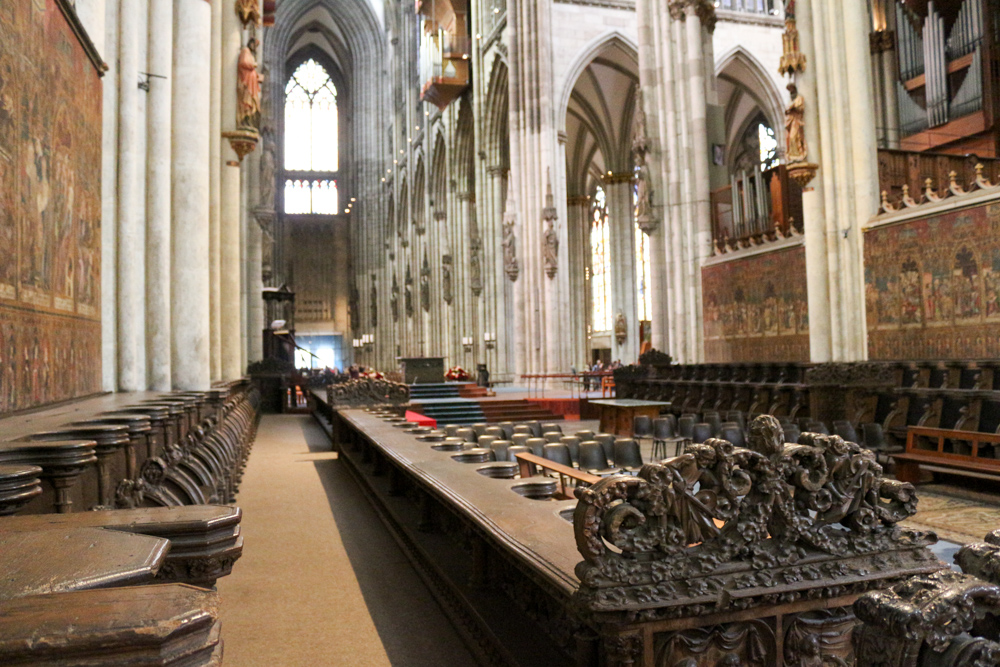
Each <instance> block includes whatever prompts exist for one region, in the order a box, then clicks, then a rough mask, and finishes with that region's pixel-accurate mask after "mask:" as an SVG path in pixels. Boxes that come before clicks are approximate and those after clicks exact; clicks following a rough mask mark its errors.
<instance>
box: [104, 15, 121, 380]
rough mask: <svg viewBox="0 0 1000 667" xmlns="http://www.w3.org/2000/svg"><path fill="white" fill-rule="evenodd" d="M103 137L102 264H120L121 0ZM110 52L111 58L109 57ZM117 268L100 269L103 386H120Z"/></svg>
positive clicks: (109, 28) (111, 24)
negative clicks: (119, 102)
mask: <svg viewBox="0 0 1000 667" xmlns="http://www.w3.org/2000/svg"><path fill="white" fill-rule="evenodd" d="M104 27H105V31H104V47H105V50H104V51H103V54H104V55H105V61H106V62H107V65H108V71H107V73H106V74H105V75H104V79H103V84H104V85H103V99H102V110H103V113H102V117H101V122H102V126H101V129H102V136H101V266H105V267H114V266H116V265H117V264H118V259H117V256H118V252H117V250H118V242H117V238H118V58H117V57H115V55H116V54H117V53H118V2H117V0H110V1H109V2H107V3H106V4H105V20H104ZM108 54H111V57H108ZM117 287H118V285H117V281H116V278H115V272H114V271H101V322H102V326H101V369H102V372H101V375H102V377H101V386H102V387H103V389H104V391H115V390H117V389H118V289H117Z"/></svg>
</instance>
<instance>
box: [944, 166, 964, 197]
mask: <svg viewBox="0 0 1000 667" xmlns="http://www.w3.org/2000/svg"><path fill="white" fill-rule="evenodd" d="M948 192H950V193H951V194H953V195H955V196H956V197H957V196H958V195H964V194H966V192H965V189H964V188H962V186H961V185H959V184H958V172H957V171H955V170H954V169H952V170H951V171H949V172H948Z"/></svg>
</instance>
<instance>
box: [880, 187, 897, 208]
mask: <svg viewBox="0 0 1000 667" xmlns="http://www.w3.org/2000/svg"><path fill="white" fill-rule="evenodd" d="M895 210H896V207H895V206H893V205H892V204H890V203H889V193H888V192H886V191H885V190H883V191H882V212H883V213H892V212H893V211H895Z"/></svg>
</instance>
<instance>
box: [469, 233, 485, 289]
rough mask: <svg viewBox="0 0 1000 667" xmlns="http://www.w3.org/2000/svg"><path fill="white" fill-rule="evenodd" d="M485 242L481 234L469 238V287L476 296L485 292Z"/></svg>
mask: <svg viewBox="0 0 1000 667" xmlns="http://www.w3.org/2000/svg"><path fill="white" fill-rule="evenodd" d="M482 252H483V242H482V240H481V239H480V238H479V235H478V234H477V235H475V236H473V237H472V238H471V239H469V287H470V288H471V289H472V293H473V294H474V295H475V296H479V295H480V294H482V292H483V260H482V259H481V257H480V256H481V255H482Z"/></svg>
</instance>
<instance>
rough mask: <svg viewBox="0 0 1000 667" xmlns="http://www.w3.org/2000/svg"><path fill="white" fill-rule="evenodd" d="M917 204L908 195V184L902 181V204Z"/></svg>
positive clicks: (912, 205) (907, 205)
mask: <svg viewBox="0 0 1000 667" xmlns="http://www.w3.org/2000/svg"><path fill="white" fill-rule="evenodd" d="M916 205H917V202H916V201H915V200H914V199H913V197H911V196H910V186H909V185H907V184H906V183H903V206H905V207H906V208H913V207H914V206H916Z"/></svg>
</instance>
